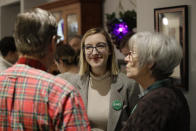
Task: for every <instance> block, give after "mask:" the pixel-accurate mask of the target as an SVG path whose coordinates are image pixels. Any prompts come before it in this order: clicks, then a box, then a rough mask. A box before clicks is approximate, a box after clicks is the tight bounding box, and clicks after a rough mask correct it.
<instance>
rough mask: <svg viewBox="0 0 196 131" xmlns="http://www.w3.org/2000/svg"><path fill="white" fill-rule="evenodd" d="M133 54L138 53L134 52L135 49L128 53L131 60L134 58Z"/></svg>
mask: <svg viewBox="0 0 196 131" xmlns="http://www.w3.org/2000/svg"><path fill="white" fill-rule="evenodd" d="M133 54H136V53H135V52H133V51H129V53H128V55H127V56H128V59H129V60H132V59H133Z"/></svg>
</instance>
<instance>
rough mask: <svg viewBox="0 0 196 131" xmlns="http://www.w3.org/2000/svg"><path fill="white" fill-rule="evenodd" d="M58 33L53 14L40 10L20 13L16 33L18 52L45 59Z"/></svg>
mask: <svg viewBox="0 0 196 131" xmlns="http://www.w3.org/2000/svg"><path fill="white" fill-rule="evenodd" d="M56 32H57V23H56V19H55V17H54V16H53V15H52V14H51V13H49V12H47V11H45V10H42V9H39V8H36V9H34V10H31V11H28V12H25V13H20V14H19V15H18V16H17V19H16V23H15V31H14V37H15V41H16V47H17V50H18V51H19V52H20V53H22V54H25V55H31V56H38V57H43V56H45V55H46V53H47V52H46V49H47V47H48V45H49V44H50V43H51V39H52V37H53V35H56Z"/></svg>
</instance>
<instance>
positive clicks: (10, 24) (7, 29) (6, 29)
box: [0, 3, 20, 37]
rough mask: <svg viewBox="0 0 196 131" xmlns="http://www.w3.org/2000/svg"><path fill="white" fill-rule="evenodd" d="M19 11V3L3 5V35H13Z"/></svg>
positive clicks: (1, 21) (1, 20)
mask: <svg viewBox="0 0 196 131" xmlns="http://www.w3.org/2000/svg"><path fill="white" fill-rule="evenodd" d="M19 12H20V7H19V3H14V4H9V5H7V6H2V7H1V19H0V23H1V28H0V29H1V30H0V32H1V37H4V36H8V35H13V31H14V23H15V19H16V16H17V14H18V13H19Z"/></svg>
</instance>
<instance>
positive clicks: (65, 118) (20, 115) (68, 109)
mask: <svg viewBox="0 0 196 131" xmlns="http://www.w3.org/2000/svg"><path fill="white" fill-rule="evenodd" d="M14 37H15V41H16V48H17V50H18V51H19V53H20V57H19V59H18V61H17V63H16V64H15V65H13V66H12V67H10V68H8V69H7V70H6V71H4V72H1V73H0V130H5V131H6V130H20V131H21V130H30V131H32V130H46V131H49V130H52V131H59V130H61V131H63V130H66V131H90V126H89V122H88V118H87V114H86V110H85V108H84V104H83V101H82V98H81V97H80V95H79V94H78V92H77V91H76V90H75V88H74V87H73V86H72V85H71V84H70V83H69V82H67V81H65V80H63V79H61V78H59V77H55V76H53V75H51V74H49V73H47V72H46V70H47V68H48V67H49V66H50V65H51V64H52V61H53V58H54V53H55V45H56V44H57V38H58V37H57V23H56V19H55V17H54V16H53V15H52V14H51V13H50V12H48V11H45V10H42V9H39V8H35V9H33V10H30V11H28V12H24V13H20V14H18V16H17V18H16V23H15V31H14Z"/></svg>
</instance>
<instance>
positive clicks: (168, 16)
mask: <svg viewBox="0 0 196 131" xmlns="http://www.w3.org/2000/svg"><path fill="white" fill-rule="evenodd" d="M154 27H155V31H156V32H161V33H163V34H165V35H168V36H172V37H174V38H175V39H176V40H177V41H178V43H179V44H180V45H181V47H182V49H183V59H182V61H181V64H180V65H179V66H178V67H176V68H175V70H174V72H173V74H172V77H174V78H176V80H177V81H178V82H179V84H180V86H181V87H183V89H185V90H188V38H187V37H188V6H187V5H182V6H174V7H165V8H156V9H154Z"/></svg>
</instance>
